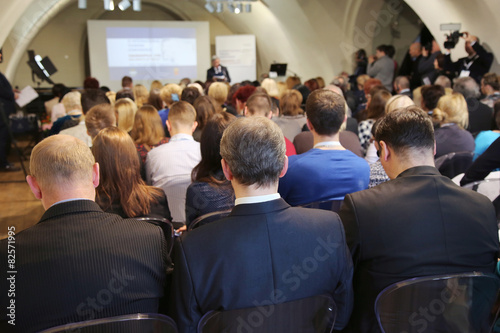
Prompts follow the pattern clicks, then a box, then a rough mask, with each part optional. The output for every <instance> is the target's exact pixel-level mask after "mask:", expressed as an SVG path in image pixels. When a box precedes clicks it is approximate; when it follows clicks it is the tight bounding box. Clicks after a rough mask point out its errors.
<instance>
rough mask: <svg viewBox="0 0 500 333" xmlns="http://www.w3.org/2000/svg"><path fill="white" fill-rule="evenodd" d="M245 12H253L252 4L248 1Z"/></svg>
mask: <svg viewBox="0 0 500 333" xmlns="http://www.w3.org/2000/svg"><path fill="white" fill-rule="evenodd" d="M245 12H247V13H251V12H252V5H251V4H249V3H247V4H246V5H245Z"/></svg>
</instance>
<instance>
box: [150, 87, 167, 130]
mask: <svg viewBox="0 0 500 333" xmlns="http://www.w3.org/2000/svg"><path fill="white" fill-rule="evenodd" d="M147 104H149V105H151V106H152V107H154V108H155V109H156V110H162V109H163V101H162V99H161V97H160V89H157V88H155V89H152V90H151V91H150V92H149V97H148V102H147ZM160 119H161V118H160ZM162 124H163V123H162Z"/></svg>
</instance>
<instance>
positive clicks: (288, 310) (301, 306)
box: [198, 295, 337, 333]
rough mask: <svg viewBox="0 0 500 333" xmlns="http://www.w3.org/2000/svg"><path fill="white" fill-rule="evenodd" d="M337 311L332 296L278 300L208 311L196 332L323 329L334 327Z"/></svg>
mask: <svg viewBox="0 0 500 333" xmlns="http://www.w3.org/2000/svg"><path fill="white" fill-rule="evenodd" d="M269 303H271V302H269ZM336 315H337V307H336V305H335V302H334V301H333V299H332V297H331V296H329V295H318V296H313V297H308V298H303V299H299V300H295V301H290V302H286V303H280V304H268V305H261V306H258V307H253V308H246V309H238V310H227V311H210V312H208V313H206V314H205V315H204V316H203V317H202V318H201V320H200V322H199V323H198V333H213V332H226V333H236V332H248V333H250V332H253V333H257V332H258V333H275V332H301V333H302V332H303V333H312V332H318V333H325V332H331V331H332V330H333V325H334V324H335V318H336Z"/></svg>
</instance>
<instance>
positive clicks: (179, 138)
mask: <svg viewBox="0 0 500 333" xmlns="http://www.w3.org/2000/svg"><path fill="white" fill-rule="evenodd" d="M184 140H189V141H194V138H193V136H192V135H189V134H184V133H179V134H176V135H174V136H172V137H171V138H170V140H169V141H170V142H172V141H184Z"/></svg>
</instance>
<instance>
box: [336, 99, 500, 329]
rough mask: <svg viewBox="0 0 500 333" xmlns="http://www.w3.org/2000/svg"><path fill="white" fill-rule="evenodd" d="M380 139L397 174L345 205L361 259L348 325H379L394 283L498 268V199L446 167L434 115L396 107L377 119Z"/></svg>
mask: <svg viewBox="0 0 500 333" xmlns="http://www.w3.org/2000/svg"><path fill="white" fill-rule="evenodd" d="M375 145H376V147H377V150H378V151H379V154H380V161H381V163H382V166H383V167H384V169H385V171H386V173H387V175H388V176H389V178H391V179H392V180H391V181H388V182H386V183H383V184H380V185H378V186H376V187H374V188H371V189H369V190H365V191H361V192H357V193H353V194H349V195H347V196H346V197H345V200H344V204H343V206H342V207H341V211H340V217H341V219H342V222H343V224H344V227H345V230H346V238H347V242H348V245H349V248H350V250H351V253H352V256H353V263H354V278H353V286H354V310H353V314H352V317H351V320H350V323H349V326H348V329H347V330H346V331H348V332H370V333H373V332H379V329H378V324H377V320H376V318H375V313H374V303H375V299H376V297H377V295H378V293H379V292H380V291H382V290H383V289H384V288H385V287H387V286H389V285H391V284H393V283H395V282H398V281H402V280H405V279H409V278H413V277H417V276H426V275H436V274H451V273H460V272H470V271H479V272H484V273H493V272H494V271H495V266H496V263H497V258H498V251H499V242H498V227H497V221H496V216H495V211H494V209H493V205H492V203H491V202H490V201H489V200H488V199H487V198H486V197H484V196H483V195H481V194H478V193H476V192H473V191H471V190H468V189H463V188H461V187H458V186H457V185H455V184H454V183H453V182H452V181H451V180H450V179H448V178H446V177H444V176H441V175H440V174H439V172H438V170H437V169H436V168H435V167H434V151H435V144H434V130H433V125H432V121H431V119H430V118H429V116H428V115H426V114H425V113H424V112H423V111H422V110H421V109H419V108H418V107H416V106H410V107H407V108H405V109H399V110H396V111H394V112H391V113H389V114H388V115H386V116H385V117H384V118H383V119H382V120H381V121H379V123H377V126H376V130H375Z"/></svg>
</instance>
